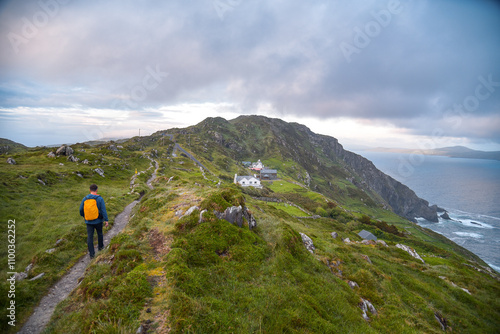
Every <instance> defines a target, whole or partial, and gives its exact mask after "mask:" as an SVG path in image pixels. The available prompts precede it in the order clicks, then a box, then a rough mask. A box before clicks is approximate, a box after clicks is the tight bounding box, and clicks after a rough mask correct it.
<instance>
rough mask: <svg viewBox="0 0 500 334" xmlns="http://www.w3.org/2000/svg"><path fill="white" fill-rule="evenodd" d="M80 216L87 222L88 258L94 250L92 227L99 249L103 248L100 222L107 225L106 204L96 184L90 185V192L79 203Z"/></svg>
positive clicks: (91, 256) (92, 255)
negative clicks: (98, 192) (95, 232)
mask: <svg viewBox="0 0 500 334" xmlns="http://www.w3.org/2000/svg"><path fill="white" fill-rule="evenodd" d="M80 216H82V217H83V218H84V219H85V223H86V224H87V246H88V248H89V255H90V258H91V259H93V258H94V256H95V251H94V229H95V230H96V231H97V250H98V251H100V250H102V249H103V248H104V241H103V235H102V223H103V222H105V223H106V227H108V213H107V212H106V205H105V204H104V199H102V197H101V196H100V195H97V185H95V184H92V185H91V186H90V194H88V195H87V196H85V197H84V198H83V200H82V203H81V204H80Z"/></svg>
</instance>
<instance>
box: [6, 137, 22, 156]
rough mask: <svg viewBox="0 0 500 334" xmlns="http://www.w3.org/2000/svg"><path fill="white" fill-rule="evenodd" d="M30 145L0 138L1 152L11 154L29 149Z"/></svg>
mask: <svg viewBox="0 0 500 334" xmlns="http://www.w3.org/2000/svg"><path fill="white" fill-rule="evenodd" d="M27 148H28V147H26V146H24V145H23V144H20V143H16V142H15V141H12V140H9V139H5V138H0V154H11V153H16V152H19V151H22V150H25V149H27Z"/></svg>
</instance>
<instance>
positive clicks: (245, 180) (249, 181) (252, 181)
mask: <svg viewBox="0 0 500 334" xmlns="http://www.w3.org/2000/svg"><path fill="white" fill-rule="evenodd" d="M234 183H235V184H239V185H240V186H242V187H255V188H262V185H261V184H260V180H259V179H258V178H257V177H255V176H251V175H245V176H238V174H234Z"/></svg>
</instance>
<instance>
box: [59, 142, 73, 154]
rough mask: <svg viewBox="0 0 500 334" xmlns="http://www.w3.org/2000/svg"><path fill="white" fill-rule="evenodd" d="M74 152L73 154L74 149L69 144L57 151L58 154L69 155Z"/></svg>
mask: <svg viewBox="0 0 500 334" xmlns="http://www.w3.org/2000/svg"><path fill="white" fill-rule="evenodd" d="M72 154H73V149H72V148H71V147H70V146H68V145H62V146H61V147H59V148H58V149H57V151H56V155H65V156H68V157H69V156H70V155H72Z"/></svg>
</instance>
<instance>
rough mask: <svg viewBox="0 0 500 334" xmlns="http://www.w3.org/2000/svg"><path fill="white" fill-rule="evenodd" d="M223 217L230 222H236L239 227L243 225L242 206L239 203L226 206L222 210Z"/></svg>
mask: <svg viewBox="0 0 500 334" xmlns="http://www.w3.org/2000/svg"><path fill="white" fill-rule="evenodd" d="M224 219H225V220H227V221H228V222H230V223H231V224H237V225H238V227H241V225H243V208H242V207H241V205H239V206H232V207H229V208H227V209H226V211H224Z"/></svg>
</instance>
